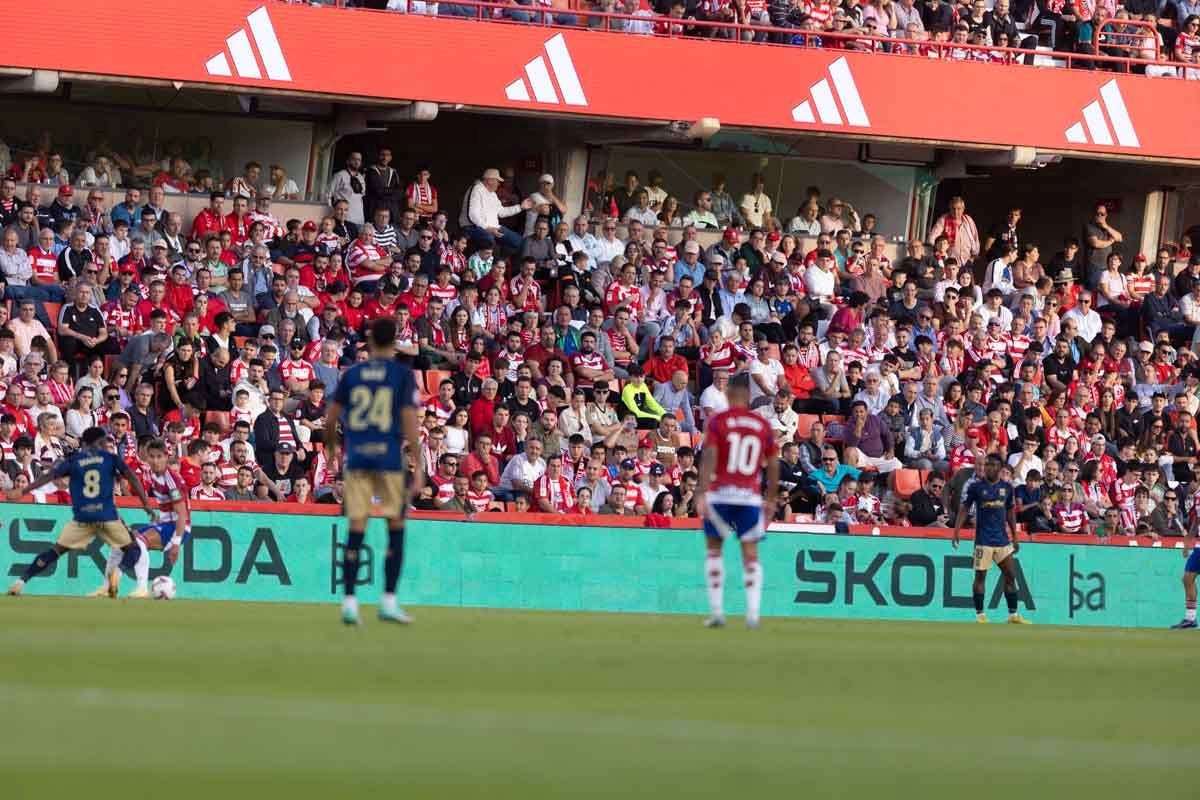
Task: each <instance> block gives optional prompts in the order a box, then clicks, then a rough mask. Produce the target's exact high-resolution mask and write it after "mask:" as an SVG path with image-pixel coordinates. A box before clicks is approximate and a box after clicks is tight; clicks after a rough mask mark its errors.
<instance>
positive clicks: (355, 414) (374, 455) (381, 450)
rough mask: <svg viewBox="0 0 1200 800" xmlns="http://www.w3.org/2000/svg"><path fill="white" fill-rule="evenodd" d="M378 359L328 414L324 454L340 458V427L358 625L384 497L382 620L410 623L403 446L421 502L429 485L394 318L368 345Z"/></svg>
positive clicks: (345, 617) (347, 380)
mask: <svg viewBox="0 0 1200 800" xmlns="http://www.w3.org/2000/svg"><path fill="white" fill-rule="evenodd" d="M368 344H369V346H370V348H371V358H370V359H369V360H368V361H365V362H362V363H359V364H355V365H354V366H353V367H351V368H350V369H348V370H347V371H346V374H345V375H343V376H342V378H341V380H339V381H338V385H337V391H336V392H335V393H334V396H333V400H332V401H331V402H330V403H329V408H328V410H327V412H326V416H325V451H326V453H327V454H328V456H329V462H330V463H331V464H333V463H337V459H338V449H339V442H338V427H339V424H340V427H341V432H342V438H343V442H342V447H343V448H344V450H345V456H346V461H345V464H344V471H345V476H346V498H345V512H346V520H347V527H348V529H349V533H348V535H347V537H346V548H345V551H344V553H343V557H342V585H343V588H344V589H345V598H344V599H343V600H342V622H344V623H346V624H347V625H357V624H358V621H359V620H358V599H357V598H356V597H355V596H354V591H355V586H356V584H357V581H358V554H359V551H360V550H361V549H362V543H363V536H364V533H365V531H366V527H367V520H368V519H370V518H371V517H372V516H375V512H374V507H373V499H374V498H379V504H380V507H381V509H382V514H381V515H380V516H383V517H384V518H385V519H386V520H387V525H388V549H387V556H386V558H385V559H384V563H383V576H384V584H383V595H382V596H381V598H380V603H379V619H380V620H381V621H383V622H400V623H407V622H411V621H412V620H411V618H410V617H409V616H408V615H407V614H405V613H404V610H403V609H401V608H400V607H399V606H397V605H396V584H397V583H398V582H399V581H400V568H401V566H402V565H403V563H404V507H405V505H406V504H407V498H406V497H405V492H404V484H405V480H404V475H405V473H404V454H403V442H404V440H407V441H408V443H409V445H410V446H409V451H410V453H411V455H412V458H413V460H414V461H415V463H414V465H413V485H412V493H413V495H414V496H416V495H417V494H420V492H421V489H422V488H423V486H424V483H425V466H424V465H423V464H422V463H421V462H422V460H423V459H422V456H421V447H420V441H421V440H420V436H419V428H418V419H417V405H418V404H419V402H420V397H419V396H418V394H417V386H416V380H415V378H414V377H413V372H412V370H411V369H409V368H408V367H407V366H405V365H403V364H401V363H399V362H398V361H396V323H395V321H393V320H392V319H389V318H386V317H384V318H381V319H377V320H375V321H374V322H372V323H371V329H370V336H369V342H368Z"/></svg>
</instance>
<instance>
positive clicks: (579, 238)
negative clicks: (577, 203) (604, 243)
mask: <svg viewBox="0 0 1200 800" xmlns="http://www.w3.org/2000/svg"><path fill="white" fill-rule="evenodd" d="M567 242H568V243H569V244H570V245H571V252H572V253H578V252H583V253H587V257H588V260H587V265H588V270H589V271H590V270H593V269H595V268H596V253H597V252H598V251H599V248H600V240H599V239H597V238H596V237H595V236H593V235H592V232H591V231H589V230H588V218H587V217H586V216H584V215H582V214H581V215H579V216H578V217H576V218H575V223H574V225H573V226H572V228H571V235H570V236H568V237H567Z"/></svg>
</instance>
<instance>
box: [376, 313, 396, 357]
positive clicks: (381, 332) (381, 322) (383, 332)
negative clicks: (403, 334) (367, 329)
mask: <svg viewBox="0 0 1200 800" xmlns="http://www.w3.org/2000/svg"><path fill="white" fill-rule="evenodd" d="M370 338H371V346H372V347H375V348H378V349H383V348H385V347H391V346H392V345H394V344H395V342H396V322H395V321H394V320H392V319H389V318H387V317H381V318H380V319H377V320H375V321H374V322H372V323H371V337H370Z"/></svg>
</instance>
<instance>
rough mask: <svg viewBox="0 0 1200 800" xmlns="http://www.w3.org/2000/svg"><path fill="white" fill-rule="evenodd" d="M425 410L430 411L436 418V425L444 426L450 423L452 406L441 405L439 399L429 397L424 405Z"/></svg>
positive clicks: (452, 411)
mask: <svg viewBox="0 0 1200 800" xmlns="http://www.w3.org/2000/svg"><path fill="white" fill-rule="evenodd" d="M425 410H426V411H432V412H433V413H434V414H435V415H436V416H437V424H438V425H445V424H446V423H447V422H449V421H450V415H451V414H453V413H454V406H452V405H442V401H441V399H440V398H438V397H431V398H430V399H429V402H427V403H426V404H425Z"/></svg>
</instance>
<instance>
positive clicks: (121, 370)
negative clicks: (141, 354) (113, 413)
mask: <svg viewBox="0 0 1200 800" xmlns="http://www.w3.org/2000/svg"><path fill="white" fill-rule="evenodd" d="M128 386H129V367H127V366H125V365H124V364H121V363H119V362H118V363H116V364H113V367H112V369H111V370H109V372H108V386H107V387H106V388H105V392H104V394H103V395H101V396H102V397H107V395H108V394H109V393H110V392H111V391H112V390H113V389H116V391H117V396H118V400H119V401H120V403H121V407H122V408H128V407H129V406H130V405H132V402H133V401H132V399H131V398H130V396H129V388H128Z"/></svg>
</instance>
